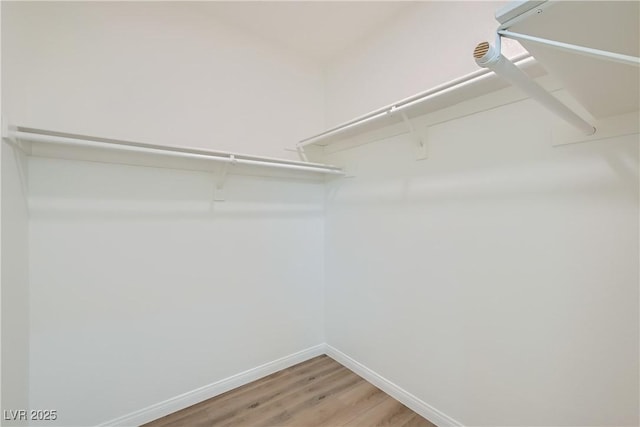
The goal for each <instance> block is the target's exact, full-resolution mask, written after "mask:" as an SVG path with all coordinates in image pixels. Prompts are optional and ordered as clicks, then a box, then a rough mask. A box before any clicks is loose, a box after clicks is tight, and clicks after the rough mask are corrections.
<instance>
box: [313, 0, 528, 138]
mask: <svg viewBox="0 0 640 427" xmlns="http://www.w3.org/2000/svg"><path fill="white" fill-rule="evenodd" d="M505 3H507V2H506V1H451V2H447V1H426V2H416V3H415V4H413V5H411V6H410V7H407V8H406V9H405V10H403V12H402V13H401V14H399V15H398V16H396V17H394V19H392V20H390V21H389V22H387V25H385V27H384V30H381V31H377V32H375V33H373V34H371V35H370V36H369V37H368V38H366V39H364V40H362V41H361V42H360V43H359V44H357V45H355V46H353V47H352V48H351V49H349V50H347V51H346V52H344V53H343V54H342V55H340V56H338V57H337V58H335V59H334V60H333V61H331V63H329V64H327V66H326V70H325V82H326V109H325V114H326V121H327V125H328V126H332V125H337V124H339V123H341V122H344V121H347V120H349V119H352V118H354V117H357V116H360V115H362V114H365V113H367V112H369V111H372V110H375V109H377V108H380V107H383V106H385V105H388V104H391V103H393V102H395V101H398V100H400V99H402V98H405V97H408V96H411V95H413V94H415V93H418V92H421V91H424V90H427V89H430V88H432V87H434V86H437V85H439V84H441V83H444V82H447V81H449V80H453V79H455V78H458V77H460V76H463V75H465V74H468V73H471V72H473V71H476V70H477V69H478V66H477V65H476V63H475V62H474V60H473V56H472V53H473V49H474V48H475V46H476V45H477V44H478V43H479V42H482V41H487V40H488V41H493V39H494V38H495V31H496V28H497V26H498V22H497V21H496V20H495V18H494V15H495V11H496V10H497V9H498V8H499V7H500V6H502V5H503V4H505ZM523 51H524V50H523V49H522V47H521V46H520V45H519V44H518V43H517V42H512V41H510V40H504V41H503V52H504V54H505V55H506V56H507V57H512V56H514V55H516V54H518V53H521V52H523Z"/></svg>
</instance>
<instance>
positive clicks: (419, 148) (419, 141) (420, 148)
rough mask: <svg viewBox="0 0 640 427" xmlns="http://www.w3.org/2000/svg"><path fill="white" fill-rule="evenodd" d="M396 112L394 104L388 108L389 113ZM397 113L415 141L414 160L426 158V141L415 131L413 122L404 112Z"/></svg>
mask: <svg viewBox="0 0 640 427" xmlns="http://www.w3.org/2000/svg"><path fill="white" fill-rule="evenodd" d="M396 112H398V109H397V108H396V107H395V106H393V107H391V110H389V113H391V114H394V113H396ZM399 113H400V117H402V121H403V122H404V124H405V125H406V126H407V129H408V130H409V134H410V135H411V137H412V138H413V140H414V141H415V142H416V160H424V159H426V158H427V143H426V141H425V140H424V138H423V137H422V135H420V133H419V132H418V131H416V129H415V127H413V123H411V120H409V117H407V115H406V114H405V112H404V111H400V112H399Z"/></svg>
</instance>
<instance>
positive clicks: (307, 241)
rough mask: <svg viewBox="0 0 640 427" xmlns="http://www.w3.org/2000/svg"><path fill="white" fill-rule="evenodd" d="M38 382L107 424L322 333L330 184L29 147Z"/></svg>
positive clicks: (35, 402)
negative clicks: (217, 180) (221, 185)
mask: <svg viewBox="0 0 640 427" xmlns="http://www.w3.org/2000/svg"><path fill="white" fill-rule="evenodd" d="M30 161H31V164H30V170H29V173H30V183H31V215H32V219H31V236H30V255H31V260H30V261H31V268H30V274H31V358H30V370H31V375H30V378H31V383H30V387H31V394H30V398H31V399H30V403H31V406H32V407H33V408H54V409H58V411H59V419H58V421H57V424H55V423H49V424H47V425H50V424H54V425H94V424H97V423H100V422H104V421H107V420H110V419H114V418H116V417H119V416H122V415H125V414H128V413H131V412H133V411H136V410H139V409H142V408H145V407H147V406H149V405H152V404H156V403H159V402H161V401H164V400H166V399H169V398H172V397H175V396H178V395H179V394H181V393H185V392H188V391H192V390H194V389H196V388H198V387H201V386H204V385H207V384H210V383H213V382H214V381H217V380H220V379H224V378H227V377H229V376H231V375H234V374H237V373H239V372H242V371H245V370H247V369H251V368H254V367H256V366H259V365H261V364H263V363H267V362H271V361H273V360H276V359H278V358H280V357H283V356H287V355H290V354H292V353H295V352H297V351H300V350H303V349H306V348H308V347H311V346H314V345H317V344H320V343H322V342H323V332H322V321H323V320H322V319H323V306H322V280H323V272H322V256H323V252H322V248H323V233H324V231H323V230H324V229H323V191H324V190H323V189H324V186H323V183H322V182H317V181H315V182H314V181H310V182H309V181H291V180H280V179H276V178H265V177H262V178H260V177H250V176H237V175H236V176H231V177H230V178H229V180H228V182H227V184H226V186H225V193H226V198H227V200H226V201H225V202H216V203H215V204H212V201H211V197H212V189H213V180H212V176H211V175H210V174H208V173H204V172H196V171H178V170H171V169H157V168H148V167H136V166H125V165H109V164H96V163H90V162H83V161H71V160H61V159H45V158H37V157H34V158H31V159H30Z"/></svg>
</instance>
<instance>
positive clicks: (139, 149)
mask: <svg viewBox="0 0 640 427" xmlns="http://www.w3.org/2000/svg"><path fill="white" fill-rule="evenodd" d="M2 136H3V138H6V140H7V141H8V142H10V143H14V144H16V143H19V142H26V143H29V144H30V146H29V147H28V148H27V149H26V150H25V149H24V148H23V147H21V146H20V148H22V149H23V151H25V152H26V154H30V155H41V156H46V157H64V158H69V157H70V156H69V153H68V152H64V151H63V150H64V149H65V148H67V149H68V148H72V149H75V151H78V150H79V149H93V150H106V151H108V152H109V153H111V155H107V156H106V157H105V156H103V157H98V161H103V162H108V163H127V164H141V163H139V160H136V161H137V162H138V163H136V162H133V159H134V157H135V155H136V154H141V155H143V156H145V155H146V156H147V157H148V155H149V154H151V155H156V156H158V155H160V156H168V157H170V158H174V159H176V158H180V159H187V160H189V161H193V160H200V161H214V162H218V163H222V164H224V165H226V166H225V168H224V170H225V173H226V171H227V170H228V166H234V165H245V166H252V167H253V166H257V167H262V168H271V169H280V170H285V171H289V172H296V173H306V174H325V175H343V174H344V173H343V171H342V169H341V168H339V167H337V166H332V165H326V164H322V163H310V162H301V161H295V160H285V159H276V158H272V157H262V156H252V155H246V154H236V153H229V152H224V151H211V150H205V149H199V148H189V147H176V146H167V145H158V144H149V143H142V142H132V141H123V140H117V139H110V138H102V137H95V136H87V135H77V134H71V133H64V132H56V131H50V130H43V129H34V128H28V127H21V126H18V127H12V128H8V127H7V128H4V129H3V134H2ZM61 150H62V151H61ZM61 153H66V154H61ZM114 153H115V154H119V156H118V155H116V156H113V154H114ZM93 157H95V156H93ZM71 158H77V157H71ZM114 159H125V160H121V161H118V160H114ZM91 160H95V159H93V158H92V159H91ZM129 160H131V161H129ZM142 164H144V163H142ZM151 165H153V163H152V164H151Z"/></svg>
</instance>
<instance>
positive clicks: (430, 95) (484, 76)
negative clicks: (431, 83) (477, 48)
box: [296, 53, 544, 151]
mask: <svg viewBox="0 0 640 427" xmlns="http://www.w3.org/2000/svg"><path fill="white" fill-rule="evenodd" d="M512 60H513V61H514V62H515V63H516V65H517V66H518V67H519V68H520V69H522V70H523V71H524V72H525V73H526V74H527V75H529V76H531V77H532V78H534V77H539V76H541V75H542V74H544V70H542V68H541V67H539V66H537V64H536V62H535V60H534V59H533V58H531V55H529V54H528V53H526V54H522V55H518V56H517V57H515V58H512ZM505 87H508V84H507V83H506V82H504V81H503V80H502V79H500V78H498V77H497V76H496V75H495V74H494V73H493V72H492V71H491V70H488V69H481V70H477V71H474V72H472V73H469V74H467V75H465V76H462V77H459V78H457V79H454V80H451V81H448V82H446V83H443V84H441V85H438V86H435V87H433V88H431V89H428V90H425V91H424V92H420V93H417V94H415V95H412V96H410V97H408V98H405V99H402V100H400V101H397V102H394V103H393V104H390V105H386V106H384V107H381V108H378V109H376V110H374V111H371V112H369V113H367V114H364V115H362V116H360V117H357V118H355V119H352V120H349V121H347V122H344V123H342V124H340V125H338V126H335V127H333V128H331V129H328V130H326V131H324V132H322V133H319V134H317V135H313V136H310V137H309V138H306V139H303V140H301V141H300V142H298V143H297V144H296V147H297V149H298V150H299V151H301V150H302V149H303V148H304V147H306V146H309V145H320V146H326V145H328V144H330V143H332V142H334V141H337V140H341V139H345V138H349V137H352V136H354V135H358V134H361V133H364V132H369V131H372V130H376V129H380V128H383V127H385V126H389V125H393V124H397V123H401V122H405V123H406V124H407V127H408V128H409V131H410V132H413V127H412V125H411V122H410V119H411V118H414V117H418V116H421V115H424V114H428V113H431V112H434V111H438V110H441V109H443V108H446V107H449V106H452V105H455V104H457V103H460V102H462V101H465V100H467V99H470V98H474V97H477V96H481V95H485V94H487V93H490V92H493V91H496V90H499V89H503V88H505Z"/></svg>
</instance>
